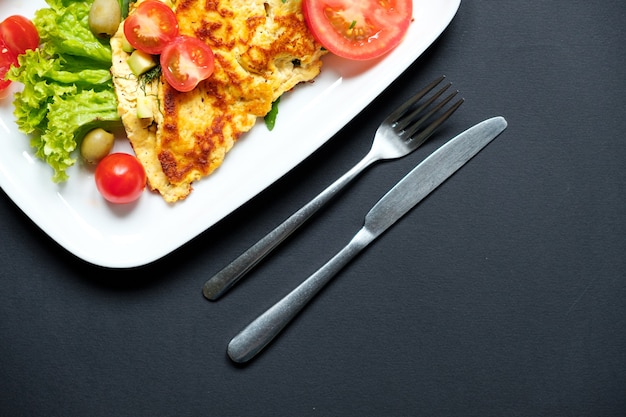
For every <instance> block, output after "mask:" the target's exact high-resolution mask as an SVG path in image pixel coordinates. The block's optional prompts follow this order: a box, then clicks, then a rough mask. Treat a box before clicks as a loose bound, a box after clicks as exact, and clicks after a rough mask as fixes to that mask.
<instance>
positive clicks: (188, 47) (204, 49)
mask: <svg viewBox="0 0 626 417" xmlns="http://www.w3.org/2000/svg"><path fill="white" fill-rule="evenodd" d="M214 68H215V57H214V55H213V51H212V50H211V47H210V46H208V45H207V44H205V43H204V42H202V41H201V40H200V39H198V38H193V37H190V36H179V37H177V38H176V40H174V42H172V43H171V44H169V45H167V46H166V47H165V49H164V50H163V52H162V53H161V70H162V71H163V75H164V76H165V80H166V81H167V82H168V83H169V84H170V85H171V86H172V87H173V88H175V89H176V90H178V91H181V92H187V91H191V90H193V89H194V88H196V86H197V85H198V83H199V82H200V81H202V80H206V79H207V78H209V77H210V76H211V74H213V70H214Z"/></svg>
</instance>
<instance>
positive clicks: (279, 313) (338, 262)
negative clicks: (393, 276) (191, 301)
mask: <svg viewBox="0 0 626 417" xmlns="http://www.w3.org/2000/svg"><path fill="white" fill-rule="evenodd" d="M372 240H374V236H373V235H372V234H371V233H370V232H369V231H368V230H367V229H366V228H365V227H364V228H362V229H361V230H360V231H359V232H358V233H357V234H356V235H355V236H354V237H353V238H352V240H351V241H350V243H348V244H347V245H346V246H345V247H344V248H343V249H342V250H340V251H339V252H338V253H337V254H336V255H335V256H334V257H333V258H331V259H330V260H329V261H328V262H327V263H326V264H325V265H324V266H322V267H321V268H320V269H318V270H317V272H315V273H314V274H313V275H311V276H310V277H309V278H307V279H306V280H305V281H304V282H302V283H301V284H300V285H298V286H297V287H296V288H295V289H294V290H293V291H291V292H290V293H289V294H287V295H286V296H285V297H283V298H282V299H281V300H280V301H278V302H277V303H276V304H274V305H273V306H272V307H270V308H269V309H268V310H266V311H265V312H264V313H263V314H261V315H260V316H259V317H257V318H256V319H255V320H254V321H252V322H251V323H250V324H249V325H248V326H247V327H246V328H244V329H243V330H242V331H241V332H240V333H239V334H237V336H235V337H234V338H233V339H232V340H231V341H230V343H229V344H228V356H229V357H230V358H231V359H232V360H233V361H234V362H238V363H243V362H247V361H249V360H250V359H252V358H253V357H254V356H256V354H258V353H259V352H260V351H261V350H263V348H264V347H265V346H267V345H268V344H269V343H270V342H271V341H272V340H273V339H274V338H275V337H276V336H277V335H278V334H279V333H280V332H281V331H282V330H283V329H284V328H285V326H287V324H289V322H290V321H291V320H292V319H293V318H294V317H295V316H296V315H298V313H299V312H300V311H301V310H302V309H303V308H304V306H305V305H306V304H307V303H308V302H309V301H311V300H312V299H313V297H314V296H315V295H316V294H317V293H318V292H319V291H320V290H321V289H322V288H323V287H324V286H325V285H326V284H327V283H328V282H329V281H330V280H331V279H332V278H333V277H334V276H335V275H336V274H337V272H339V271H340V270H341V269H342V268H343V267H344V266H345V265H346V264H347V263H348V262H349V261H350V260H351V259H352V258H354V257H355V256H356V255H357V254H358V253H359V252H360V251H361V250H362V249H363V248H365V247H366V246H367V245H368V244H369V243H370V242H371V241H372Z"/></svg>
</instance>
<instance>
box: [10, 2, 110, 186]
mask: <svg viewBox="0 0 626 417" xmlns="http://www.w3.org/2000/svg"><path fill="white" fill-rule="evenodd" d="M46 3H47V4H48V5H49V6H50V7H49V8H44V9H40V10H38V11H37V12H36V13H35V17H34V19H33V23H34V24H35V26H36V27H37V30H38V31H39V36H40V38H41V45H40V47H39V48H38V49H37V50H36V51H28V52H27V53H26V54H24V55H22V56H20V57H19V67H13V68H12V69H11V70H10V71H9V74H8V78H9V79H11V80H13V81H18V82H20V83H22V84H23V85H24V88H23V90H22V91H20V92H17V93H16V94H15V98H14V102H13V103H14V106H15V112H14V114H15V117H16V122H17V125H18V127H19V129H20V130H21V131H22V132H24V133H26V134H27V135H30V137H31V146H32V147H33V148H35V150H36V152H35V155H36V156H37V157H38V158H41V159H42V160H44V161H45V162H46V163H48V165H50V166H51V167H52V169H53V171H54V174H53V177H52V180H53V181H55V182H63V181H66V180H67V179H68V175H67V172H66V171H67V169H68V168H69V167H71V166H72V165H74V163H75V162H76V161H75V159H74V157H73V156H72V154H73V152H74V150H75V149H76V148H77V141H79V140H80V139H82V135H83V134H84V133H85V129H86V128H87V127H89V128H95V127H98V126H100V125H101V126H106V127H107V128H111V127H112V126H121V121H120V117H119V114H118V112H117V98H116V96H115V93H114V88H113V81H112V78H111V73H110V67H111V59H112V58H111V47H110V46H109V44H108V42H107V41H102V40H100V39H98V38H97V37H96V36H95V35H94V34H93V33H92V32H91V30H90V29H89V23H88V16H89V9H90V7H91V4H92V3H93V0H88V1H82V0H81V1H79V0H46Z"/></svg>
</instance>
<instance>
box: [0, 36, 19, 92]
mask: <svg viewBox="0 0 626 417" xmlns="http://www.w3.org/2000/svg"><path fill="white" fill-rule="evenodd" d="M11 65H17V57H16V56H15V55H14V54H13V53H12V52H11V51H10V50H9V48H8V47H7V46H6V45H5V44H4V41H3V40H2V38H0V96H2V93H4V91H5V90H6V89H7V87H8V86H10V85H11V81H10V80H5V79H4V77H5V76H6V74H7V72H9V70H10V69H11Z"/></svg>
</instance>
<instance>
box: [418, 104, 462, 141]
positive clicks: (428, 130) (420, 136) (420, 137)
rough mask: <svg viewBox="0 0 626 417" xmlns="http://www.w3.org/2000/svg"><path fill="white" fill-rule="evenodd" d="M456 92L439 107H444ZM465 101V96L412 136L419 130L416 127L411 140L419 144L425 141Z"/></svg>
mask: <svg viewBox="0 0 626 417" xmlns="http://www.w3.org/2000/svg"><path fill="white" fill-rule="evenodd" d="M456 94H457V93H453V94H450V95H449V96H448V97H447V98H446V100H444V102H443V103H442V104H440V105H439V106H437V107H438V108H440V107H442V106H443V105H444V104H445V103H447V102H448V101H450V100H451V99H452V97H454V96H455V95H456ZM464 101H465V100H464V99H463V98H461V99H459V100H457V101H456V102H455V103H454V104H453V105H452V106H451V107H450V108H449V109H448V110H446V112H445V113H443V114H442V115H441V116H439V118H437V119H435V120H434V121H433V122H432V123H431V124H430V125H429V126H428V127H427V128H426V129H424V130H422V131H421V132H420V133H419V134H418V135H417V136H415V137H412V135H414V134H415V131H417V128H415V129H414V130H415V131H413V132H412V133H411V141H413V142H415V143H416V144H417V145H418V146H419V144H422V143H424V142H425V141H426V139H428V138H429V137H430V136H431V135H432V134H433V133H434V132H435V130H436V129H437V128H438V127H439V126H440V125H441V124H442V123H443V122H445V121H446V120H447V119H448V118H449V117H450V116H452V113H454V112H455V111H456V110H457V109H458V108H459V107H460V106H461V104H463V102H464Z"/></svg>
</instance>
